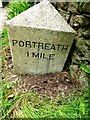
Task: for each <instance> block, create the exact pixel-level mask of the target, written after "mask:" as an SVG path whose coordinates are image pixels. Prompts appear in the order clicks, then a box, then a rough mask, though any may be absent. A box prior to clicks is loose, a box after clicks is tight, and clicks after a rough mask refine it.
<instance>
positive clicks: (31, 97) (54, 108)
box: [0, 80, 89, 119]
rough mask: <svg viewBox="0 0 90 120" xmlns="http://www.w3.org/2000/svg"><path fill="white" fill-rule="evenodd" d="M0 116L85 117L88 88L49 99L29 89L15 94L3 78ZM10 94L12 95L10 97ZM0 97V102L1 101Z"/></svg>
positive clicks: (86, 116)
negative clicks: (0, 114) (66, 95)
mask: <svg viewBox="0 0 90 120" xmlns="http://www.w3.org/2000/svg"><path fill="white" fill-rule="evenodd" d="M0 88H1V89H0V93H1V99H2V108H1V109H0V113H2V116H1V118H10V116H12V117H13V118H87V119H89V116H88V112H89V106H88V102H89V101H88V89H86V90H84V91H82V92H79V93H78V94H77V95H76V93H75V92H74V93H73V94H72V95H69V96H68V97H64V98H63V97H58V98H56V99H51V98H50V97H48V96H43V97H42V96H40V95H39V94H37V93H34V92H31V91H29V92H28V93H25V94H23V93H19V94H16V92H15V89H14V86H13V84H12V83H9V82H7V81H6V80H3V82H2V87H0ZM10 95H12V97H10ZM1 99H0V102H1Z"/></svg>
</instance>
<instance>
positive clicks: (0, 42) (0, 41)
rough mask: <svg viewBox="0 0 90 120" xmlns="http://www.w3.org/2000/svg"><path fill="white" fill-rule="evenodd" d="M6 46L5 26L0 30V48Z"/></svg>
mask: <svg viewBox="0 0 90 120" xmlns="http://www.w3.org/2000/svg"><path fill="white" fill-rule="evenodd" d="M7 46H9V41H8V33H7V28H4V29H3V31H2V32H0V49H3V48H5V47H7Z"/></svg>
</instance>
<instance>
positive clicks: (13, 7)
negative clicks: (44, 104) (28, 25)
mask: <svg viewBox="0 0 90 120" xmlns="http://www.w3.org/2000/svg"><path fill="white" fill-rule="evenodd" d="M32 5H33V3H27V2H10V3H9V6H8V8H7V10H8V16H7V18H8V19H9V20H10V19H12V18H13V17H15V16H17V15H18V14H20V13H21V12H23V11H25V10H26V9H28V8H30V7H31V6H32Z"/></svg>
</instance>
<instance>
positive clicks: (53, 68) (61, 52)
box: [9, 0, 75, 74]
mask: <svg viewBox="0 0 90 120" xmlns="http://www.w3.org/2000/svg"><path fill="white" fill-rule="evenodd" d="M74 35H75V31H74V30H73V29H72V28H71V27H70V26H69V25H68V24H67V22H66V21H65V20H64V18H63V17H62V16H61V15H60V14H59V13H58V11H57V10H56V9H55V8H54V7H53V6H52V5H51V3H50V2H48V1H46V0H45V1H42V2H41V3H39V4H37V5H35V6H33V7H32V8H29V9H28V10H26V11H24V12H23V13H21V14H19V15H18V16H16V17H14V18H13V19H12V20H10V21H9V37H10V44H11V51H12V57H13V64H14V69H15V72H16V73H19V74H24V73H28V74H45V73H55V72H61V71H62V70H63V67H64V64H65V62H66V59H67V57H68V54H69V52H70V48H71V46H72V43H73V40H74Z"/></svg>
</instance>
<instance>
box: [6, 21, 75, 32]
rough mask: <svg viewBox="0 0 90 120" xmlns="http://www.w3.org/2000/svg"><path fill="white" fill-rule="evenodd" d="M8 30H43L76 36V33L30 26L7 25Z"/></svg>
mask: <svg viewBox="0 0 90 120" xmlns="http://www.w3.org/2000/svg"><path fill="white" fill-rule="evenodd" d="M7 26H8V28H10V29H13V28H14V27H16V28H28V29H37V30H45V31H53V32H63V33H72V34H76V31H74V30H73V31H64V30H59V29H48V28H36V27H31V26H18V25H13V26H12V25H10V24H8V23H7Z"/></svg>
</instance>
